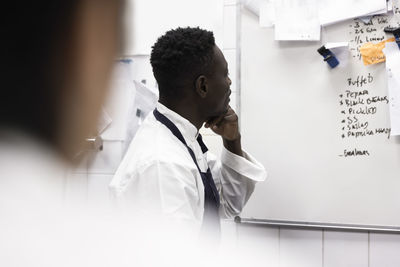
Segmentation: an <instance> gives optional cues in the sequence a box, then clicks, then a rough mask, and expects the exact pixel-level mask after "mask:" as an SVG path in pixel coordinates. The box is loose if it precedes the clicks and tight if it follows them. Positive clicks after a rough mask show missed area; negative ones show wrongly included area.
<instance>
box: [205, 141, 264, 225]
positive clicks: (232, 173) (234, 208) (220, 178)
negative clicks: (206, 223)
mask: <svg viewBox="0 0 400 267" xmlns="http://www.w3.org/2000/svg"><path fill="white" fill-rule="evenodd" d="M207 156H208V158H209V159H208V164H209V166H210V168H211V171H212V173H213V178H214V181H215V185H216V186H217V188H218V191H219V194H220V202H221V207H220V215H221V217H224V218H231V217H233V216H236V215H239V214H240V212H241V211H242V209H243V207H244V205H245V204H246V203H247V201H248V200H249V198H250V196H251V194H252V193H253V191H254V188H255V184H256V182H260V181H264V180H265V179H266V177H267V172H266V170H265V168H264V167H263V166H262V165H261V164H260V163H259V162H258V161H257V160H256V159H255V158H253V157H252V156H251V155H250V154H248V153H247V152H245V151H243V157H241V156H238V155H236V154H233V153H232V152H230V151H228V150H227V149H226V148H225V147H223V148H222V153H221V160H220V161H219V160H217V159H216V157H215V156H214V155H212V154H210V155H207Z"/></svg>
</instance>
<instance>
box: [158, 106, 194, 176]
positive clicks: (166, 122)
mask: <svg viewBox="0 0 400 267" xmlns="http://www.w3.org/2000/svg"><path fill="white" fill-rule="evenodd" d="M153 114H154V117H155V118H156V119H157V120H158V121H160V122H161V123H163V124H164V125H165V126H167V128H168V129H169V130H170V131H171V132H172V134H173V135H175V136H176V138H178V139H179V140H180V141H181V142H182V143H183V144H184V145H185V146H186V148H187V150H188V151H189V154H190V156H191V157H192V159H193V161H194V163H195V164H196V167H197V169H198V170H199V172H201V170H200V167H199V165H198V164H197V160H196V156H195V155H194V152H193V150H192V149H191V148H190V147H189V146H188V145H187V144H186V141H185V138H183V135H182V134H181V132H180V131H179V129H178V127H176V125H175V124H174V123H173V122H172V121H170V120H169V119H168V118H167V117H165V115H163V114H161V113H160V112H159V111H158V110H157V109H155V110H154V111H153Z"/></svg>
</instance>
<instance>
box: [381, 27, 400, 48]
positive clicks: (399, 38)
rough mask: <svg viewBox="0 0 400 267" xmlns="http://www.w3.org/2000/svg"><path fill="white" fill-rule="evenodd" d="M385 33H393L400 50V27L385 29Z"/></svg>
mask: <svg viewBox="0 0 400 267" xmlns="http://www.w3.org/2000/svg"><path fill="white" fill-rule="evenodd" d="M383 31H384V32H387V33H392V34H393V35H394V38H395V39H396V44H397V45H398V47H399V48H400V27H397V28H395V27H389V26H388V27H385V28H384V29H383Z"/></svg>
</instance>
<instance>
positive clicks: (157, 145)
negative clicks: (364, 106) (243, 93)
mask: <svg viewBox="0 0 400 267" xmlns="http://www.w3.org/2000/svg"><path fill="white" fill-rule="evenodd" d="M150 61H151V65H152V67H153V73H154V76H155V78H156V80H157V83H158V86H159V93H160V99H159V102H158V104H157V106H156V109H155V110H154V112H153V113H151V114H150V115H149V116H148V117H147V118H146V119H145V121H144V122H143V124H142V125H141V127H140V128H139V130H138V132H137V133H136V136H135V137H134V139H133V141H132V142H131V144H130V146H129V149H128V152H127V153H126V155H125V157H124V159H123V161H122V163H121V165H120V166H119V168H118V170H117V172H116V174H115V176H114V178H113V180H112V182H111V184H110V187H111V189H112V190H113V191H114V192H115V194H116V195H122V196H123V197H122V199H126V200H125V201H122V202H126V203H127V204H126V205H127V207H129V209H130V212H135V213H137V215H138V217H144V218H148V219H149V221H155V222H159V223H160V224H161V225H166V224H168V225H171V227H172V229H173V231H176V233H177V234H182V233H188V235H190V234H192V235H193V236H194V237H195V238H196V236H200V239H201V240H202V241H203V240H205V241H207V242H206V243H207V244H209V241H211V242H212V243H213V244H216V243H218V240H219V236H220V217H223V218H232V217H233V216H235V215H238V214H239V213H240V212H241V210H242V208H243V207H244V205H245V204H246V202H247V201H248V199H249V198H250V196H251V194H252V193H253V191H254V188H255V184H256V182H258V181H263V180H265V178H266V171H265V169H264V167H263V166H262V165H261V164H260V163H258V162H257V161H256V160H255V159H254V158H253V157H252V156H251V155H250V154H249V153H247V152H245V151H244V150H242V146H241V135H240V132H239V126H238V116H237V115H236V113H235V111H234V110H233V109H232V108H231V107H230V106H229V101H230V98H229V96H230V94H231V90H230V85H231V80H230V78H229V74H228V64H227V62H226V60H225V57H224V55H223V54H222V52H221V50H220V49H219V48H218V46H217V45H216V44H215V39H214V35H213V33H212V32H210V31H206V30H203V29H200V28H177V29H174V30H170V31H168V32H167V33H165V34H164V35H163V36H161V37H160V38H159V39H158V40H157V42H156V43H155V44H154V46H153V50H152V53H151V59H150ZM204 124H205V127H208V128H210V129H212V131H214V133H216V134H217V135H219V136H220V137H221V138H222V141H223V148H222V154H221V157H220V158H217V157H215V156H214V155H213V154H211V153H209V152H207V150H208V149H207V147H206V145H205V144H204V143H203V141H202V138H201V135H200V134H199V130H200V128H201V127H203V125H204ZM174 226H175V229H174Z"/></svg>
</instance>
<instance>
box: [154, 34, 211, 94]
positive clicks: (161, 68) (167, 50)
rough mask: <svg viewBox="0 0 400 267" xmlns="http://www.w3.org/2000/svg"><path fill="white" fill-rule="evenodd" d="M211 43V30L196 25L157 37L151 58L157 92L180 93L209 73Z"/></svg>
mask: <svg viewBox="0 0 400 267" xmlns="http://www.w3.org/2000/svg"><path fill="white" fill-rule="evenodd" d="M214 47H215V39H214V34H213V33H212V32H211V31H207V30H203V29H200V28H198V27H197V28H190V27H187V28H177V29H174V30H170V31H168V32H166V33H165V34H164V35H163V36H161V37H160V38H158V40H157V42H156V43H155V44H154V46H153V50H152V52H151V58H150V62H151V65H152V67H153V73H154V77H155V78H156V80H157V83H158V87H159V91H160V96H163V97H170V96H183V95H184V94H185V92H184V91H183V89H184V88H185V87H187V85H188V84H190V83H193V82H194V80H195V79H196V78H197V77H198V76H200V75H202V74H210V71H211V70H210V66H211V65H212V62H213V57H214ZM193 85H194V83H193Z"/></svg>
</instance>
